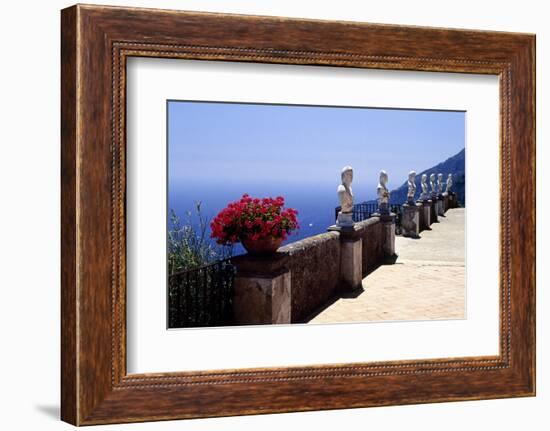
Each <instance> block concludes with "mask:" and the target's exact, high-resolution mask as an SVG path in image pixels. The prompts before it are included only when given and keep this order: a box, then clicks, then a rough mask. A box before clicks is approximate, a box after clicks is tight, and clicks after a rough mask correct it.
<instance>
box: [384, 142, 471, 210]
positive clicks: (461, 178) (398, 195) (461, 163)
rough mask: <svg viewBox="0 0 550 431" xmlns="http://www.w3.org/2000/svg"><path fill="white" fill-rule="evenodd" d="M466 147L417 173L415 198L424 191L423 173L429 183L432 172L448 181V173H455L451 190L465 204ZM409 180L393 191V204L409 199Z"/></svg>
mask: <svg viewBox="0 0 550 431" xmlns="http://www.w3.org/2000/svg"><path fill="white" fill-rule="evenodd" d="M465 154H466V153H465V149H462V150H461V151H459V152H458V153H457V154H455V155H454V156H452V157H449V158H448V159H447V160H445V161H444V162H441V163H439V164H437V165H435V166H432V167H431V168H429V169H426V170H424V171H422V172H417V173H416V195H415V199H418V197H419V196H420V193H422V187H420V179H421V177H422V174H426V175H427V176H428V185H429V183H430V174H432V173H433V174H436V175H437V174H439V173H442V174H443V181H444V182H446V181H447V175H448V174H453V186H452V187H451V191H453V192H455V193H456V194H457V198H458V202H459V204H460V205H461V206H464V202H465V200H464V199H465V193H466V192H465V186H466V175H465ZM445 188H446V186H445V184H444V185H443V191H445ZM407 190H408V187H407V181H405V182H404V183H403V184H402V185H401V186H399V187H398V188H397V189H395V190H393V191H392V192H391V196H390V201H391V203H393V204H403V203H405V202H406V201H407ZM429 190H430V191H431V187H430V188H429Z"/></svg>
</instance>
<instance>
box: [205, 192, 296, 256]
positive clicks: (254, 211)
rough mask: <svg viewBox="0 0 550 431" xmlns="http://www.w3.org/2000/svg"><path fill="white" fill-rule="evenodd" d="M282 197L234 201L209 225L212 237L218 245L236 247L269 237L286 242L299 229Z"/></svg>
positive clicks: (291, 209) (294, 212)
mask: <svg viewBox="0 0 550 431" xmlns="http://www.w3.org/2000/svg"><path fill="white" fill-rule="evenodd" d="M284 204H285V200H284V198H283V197H282V196H277V197H276V198H275V199H273V198H270V197H266V198H262V199H259V198H251V197H250V196H249V195H248V194H244V195H243V196H242V198H241V199H240V200H238V201H235V202H231V203H229V204H228V205H227V207H225V208H224V209H223V210H221V211H220V212H219V213H218V215H217V216H216V217H214V219H213V220H212V222H211V223H210V228H211V230H212V234H211V237H212V238H215V239H216V242H217V243H218V244H224V245H229V244H234V243H236V242H239V241H240V240H241V239H242V238H252V239H254V240H258V239H261V238H266V237H275V238H282V239H286V238H287V237H288V235H289V234H290V233H291V232H292V231H293V230H295V229H298V228H299V226H298V221H297V218H296V216H297V215H298V211H296V210H295V209H294V208H283V207H284Z"/></svg>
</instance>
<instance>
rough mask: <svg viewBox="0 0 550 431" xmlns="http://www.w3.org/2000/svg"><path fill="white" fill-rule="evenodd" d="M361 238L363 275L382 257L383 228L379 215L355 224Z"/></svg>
mask: <svg viewBox="0 0 550 431" xmlns="http://www.w3.org/2000/svg"><path fill="white" fill-rule="evenodd" d="M356 229H358V230H359V231H360V236H361V239H362V240H363V241H362V242H363V246H362V253H363V277H365V276H366V275H367V274H368V273H369V272H370V271H372V270H373V269H375V268H376V267H377V266H378V265H379V264H380V263H381V262H382V260H383V259H384V228H383V225H382V223H381V222H380V217H371V218H369V219H367V220H363V221H361V222H359V223H357V224H356Z"/></svg>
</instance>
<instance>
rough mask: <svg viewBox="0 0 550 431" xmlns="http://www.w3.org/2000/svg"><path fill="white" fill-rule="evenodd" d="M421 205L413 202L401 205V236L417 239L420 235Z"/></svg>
mask: <svg viewBox="0 0 550 431" xmlns="http://www.w3.org/2000/svg"><path fill="white" fill-rule="evenodd" d="M421 208H422V204H417V203H414V202H411V203H406V204H403V214H402V215H401V229H402V230H403V236H406V237H409V238H419V235H418V234H419V233H420V209H421Z"/></svg>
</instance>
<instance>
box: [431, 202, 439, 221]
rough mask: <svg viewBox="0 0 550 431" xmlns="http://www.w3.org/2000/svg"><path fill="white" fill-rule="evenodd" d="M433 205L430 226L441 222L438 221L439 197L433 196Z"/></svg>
mask: <svg viewBox="0 0 550 431" xmlns="http://www.w3.org/2000/svg"><path fill="white" fill-rule="evenodd" d="M431 201H432V205H431V207H430V224H432V223H437V222H438V221H439V220H438V219H437V214H438V213H439V212H438V211H437V195H432V199H431Z"/></svg>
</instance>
